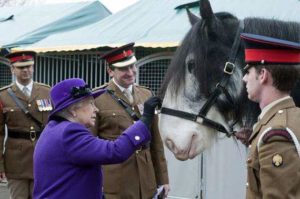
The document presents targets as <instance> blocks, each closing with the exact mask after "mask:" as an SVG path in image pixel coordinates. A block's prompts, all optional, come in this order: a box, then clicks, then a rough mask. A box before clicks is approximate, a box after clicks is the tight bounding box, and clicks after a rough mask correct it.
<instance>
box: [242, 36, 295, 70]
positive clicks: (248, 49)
mask: <svg viewBox="0 0 300 199" xmlns="http://www.w3.org/2000/svg"><path fill="white" fill-rule="evenodd" d="M241 39H242V40H243V41H244V47H245V62H246V63H247V64H293V65H296V64H300V43H297V42H292V41H287V40H282V39H277V38H273V37H267V36H262V35H255V34H249V33H242V34H241Z"/></svg>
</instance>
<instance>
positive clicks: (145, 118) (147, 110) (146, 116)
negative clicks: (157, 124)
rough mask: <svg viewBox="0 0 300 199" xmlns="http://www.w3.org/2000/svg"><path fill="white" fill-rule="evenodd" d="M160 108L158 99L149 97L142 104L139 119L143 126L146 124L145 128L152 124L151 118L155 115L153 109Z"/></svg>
mask: <svg viewBox="0 0 300 199" xmlns="http://www.w3.org/2000/svg"><path fill="white" fill-rule="evenodd" d="M156 106H158V107H160V106H161V99H160V98H159V97H156V96H154V97H150V98H149V99H148V100H147V101H146V102H145V103H144V113H143V115H142V117H141V119H140V120H141V121H142V122H144V124H146V126H148V128H150V125H151V123H152V120H153V116H154V113H155V107H156Z"/></svg>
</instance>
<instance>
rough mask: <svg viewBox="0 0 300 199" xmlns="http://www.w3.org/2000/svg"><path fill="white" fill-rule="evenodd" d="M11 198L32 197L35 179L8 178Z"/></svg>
mask: <svg viewBox="0 0 300 199" xmlns="http://www.w3.org/2000/svg"><path fill="white" fill-rule="evenodd" d="M7 187H8V190H9V193H10V199H32V193H33V180H31V179H25V180H23V179H7Z"/></svg>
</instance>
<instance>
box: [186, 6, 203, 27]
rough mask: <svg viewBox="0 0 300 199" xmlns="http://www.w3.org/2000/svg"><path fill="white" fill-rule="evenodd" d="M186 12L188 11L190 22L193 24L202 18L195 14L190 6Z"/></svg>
mask: <svg viewBox="0 0 300 199" xmlns="http://www.w3.org/2000/svg"><path fill="white" fill-rule="evenodd" d="M186 12H187V14H188V17H189V20H190V23H191V24H192V25H194V24H195V23H196V22H197V21H199V20H200V18H199V17H197V16H196V15H194V14H193V13H192V12H191V11H190V10H189V9H188V8H186Z"/></svg>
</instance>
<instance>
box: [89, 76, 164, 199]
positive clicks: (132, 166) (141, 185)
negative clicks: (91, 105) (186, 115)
mask: <svg viewBox="0 0 300 199" xmlns="http://www.w3.org/2000/svg"><path fill="white" fill-rule="evenodd" d="M104 87H106V89H109V90H112V91H114V93H115V95H116V96H117V97H119V98H121V99H123V100H125V101H126V102H128V101H127V98H126V97H125V96H124V95H123V94H122V93H121V91H120V89H119V88H118V87H117V86H116V85H115V84H114V83H113V81H110V82H109V83H108V84H107V85H106V86H104ZM151 95H152V93H151V91H150V90H148V89H146V88H145V87H141V86H136V85H135V86H133V97H134V103H133V106H132V108H133V110H134V111H135V112H136V114H137V115H139V116H140V115H141V110H143V104H144V102H145V101H146V100H147V99H148V98H149V97H150V96H151ZM95 103H96V106H97V108H98V109H99V113H98V114H97V121H96V125H95V128H94V129H92V131H93V133H94V134H96V135H98V136H99V137H100V138H103V139H107V140H115V139H116V138H118V137H119V136H120V135H121V134H122V132H123V131H124V130H125V129H126V128H128V127H129V126H130V125H132V124H133V123H134V120H133V119H132V118H131V117H130V116H129V115H128V113H127V112H126V111H125V110H124V108H122V107H121V106H120V104H118V103H117V102H116V101H115V100H114V99H113V98H112V96H111V95H110V94H109V93H105V94H103V95H101V96H100V97H98V98H96V102H95ZM155 120H157V117H156V118H155ZM151 133H152V134H151V136H152V140H151V144H150V148H149V147H148V148H147V149H143V150H141V151H136V153H134V154H133V155H132V156H131V157H130V158H129V159H128V160H126V161H125V162H124V163H121V164H114V165H104V166H103V178H104V179H103V180H104V181H103V183H104V190H103V191H104V194H105V198H106V199H140V198H142V199H149V198H152V196H153V195H154V194H155V192H156V187H157V185H162V184H168V183H169V182H168V172H167V163H166V159H165V155H164V148H163V143H162V140H161V137H160V134H159V131H158V126H157V121H154V122H153V126H152V130H151Z"/></svg>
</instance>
